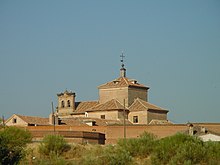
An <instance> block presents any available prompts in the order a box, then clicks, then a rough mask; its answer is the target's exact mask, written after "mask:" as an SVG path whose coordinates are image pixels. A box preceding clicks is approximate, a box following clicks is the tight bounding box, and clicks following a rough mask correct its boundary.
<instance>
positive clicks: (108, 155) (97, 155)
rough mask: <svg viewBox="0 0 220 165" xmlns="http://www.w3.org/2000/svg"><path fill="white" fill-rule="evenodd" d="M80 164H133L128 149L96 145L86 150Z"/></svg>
mask: <svg viewBox="0 0 220 165" xmlns="http://www.w3.org/2000/svg"><path fill="white" fill-rule="evenodd" d="M79 164H83V165H103V164H107V165H129V164H132V157H131V155H130V153H129V152H128V151H126V150H124V149H123V148H121V147H118V146H112V145H109V146H104V147H102V146H94V147H92V148H90V149H89V150H87V151H86V152H85V155H84V156H83V157H82V158H81V160H80V163H79Z"/></svg>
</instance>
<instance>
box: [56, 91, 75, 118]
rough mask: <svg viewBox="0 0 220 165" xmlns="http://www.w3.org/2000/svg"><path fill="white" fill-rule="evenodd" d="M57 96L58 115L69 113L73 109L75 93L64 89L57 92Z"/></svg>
mask: <svg viewBox="0 0 220 165" xmlns="http://www.w3.org/2000/svg"><path fill="white" fill-rule="evenodd" d="M57 96H58V107H57V112H58V115H59V116H66V115H70V114H71V113H73V112H74V111H75V97H76V94H75V93H73V92H71V91H67V90H65V91H64V93H58V94H57Z"/></svg>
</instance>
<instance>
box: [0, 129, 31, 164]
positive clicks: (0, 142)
mask: <svg viewBox="0 0 220 165" xmlns="http://www.w3.org/2000/svg"><path fill="white" fill-rule="evenodd" d="M31 139H32V137H31V133H30V132H29V131H25V130H24V129H20V128H17V127H6V128H5V129H2V130H1V131H0V161H1V164H17V163H18V162H19V161H20V159H21V158H22V157H23V156H24V155H25V152H24V147H25V146H26V144H27V143H29V142H31Z"/></svg>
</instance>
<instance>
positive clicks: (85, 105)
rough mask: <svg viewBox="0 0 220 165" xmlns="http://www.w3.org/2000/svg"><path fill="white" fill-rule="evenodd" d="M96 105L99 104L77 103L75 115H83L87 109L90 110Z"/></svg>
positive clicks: (92, 102) (96, 102)
mask: <svg viewBox="0 0 220 165" xmlns="http://www.w3.org/2000/svg"><path fill="white" fill-rule="evenodd" d="M98 104H99V102H98V101H85V102H77V103H76V111H75V113H85V112H86V111H87V110H88V109H91V108H92V107H94V106H96V105H98Z"/></svg>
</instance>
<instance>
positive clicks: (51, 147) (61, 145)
mask: <svg viewBox="0 0 220 165" xmlns="http://www.w3.org/2000/svg"><path fill="white" fill-rule="evenodd" d="M69 149H70V145H68V144H67V142H66V141H65V140H64V138H63V136H61V135H47V136H45V137H44V138H43V141H42V143H41V145H40V146H39V152H40V154H42V155H47V156H48V155H54V154H55V155H56V156H60V155H61V154H62V153H63V152H66V151H68V150H69Z"/></svg>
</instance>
